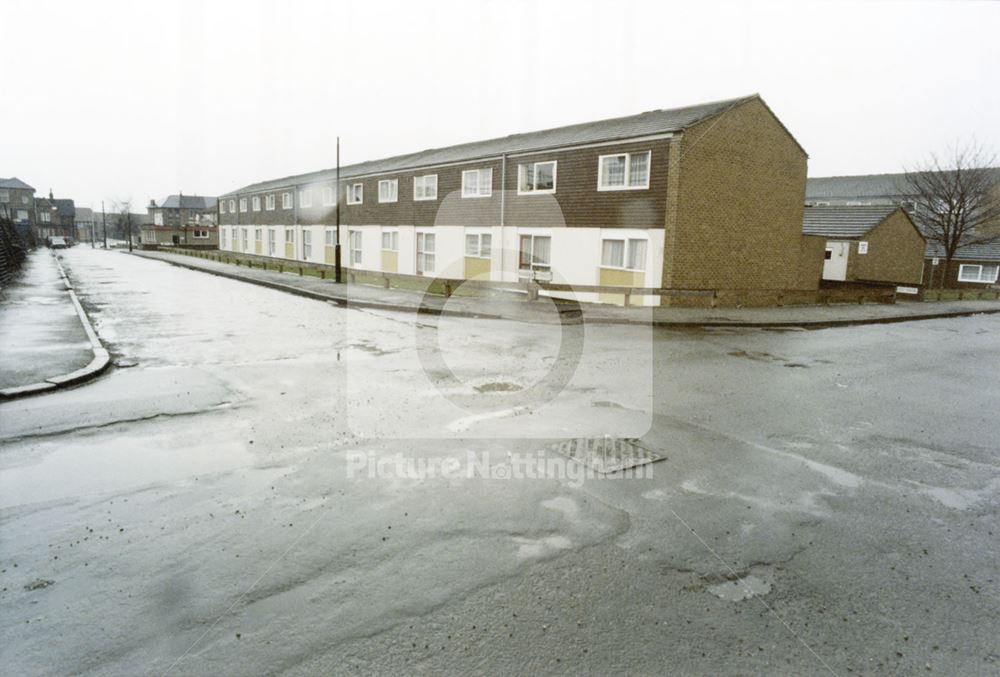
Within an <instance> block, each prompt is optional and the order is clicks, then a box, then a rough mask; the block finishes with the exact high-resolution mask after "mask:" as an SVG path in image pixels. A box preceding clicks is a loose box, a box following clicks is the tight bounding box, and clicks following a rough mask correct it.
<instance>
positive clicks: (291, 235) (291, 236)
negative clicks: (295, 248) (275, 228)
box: [285, 228, 295, 244]
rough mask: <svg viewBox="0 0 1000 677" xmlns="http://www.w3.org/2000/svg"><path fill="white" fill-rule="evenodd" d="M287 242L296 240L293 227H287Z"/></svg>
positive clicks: (290, 242)
mask: <svg viewBox="0 0 1000 677" xmlns="http://www.w3.org/2000/svg"><path fill="white" fill-rule="evenodd" d="M285 242H287V243H289V244H292V243H293V242H295V230H293V229H292V228H285Z"/></svg>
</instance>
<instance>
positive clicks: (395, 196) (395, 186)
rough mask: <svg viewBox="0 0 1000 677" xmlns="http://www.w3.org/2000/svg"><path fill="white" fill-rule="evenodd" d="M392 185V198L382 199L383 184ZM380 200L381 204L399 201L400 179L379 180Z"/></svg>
mask: <svg viewBox="0 0 1000 677" xmlns="http://www.w3.org/2000/svg"><path fill="white" fill-rule="evenodd" d="M383 185H386V186H392V199H391V200H390V199H385V200H383V199H382V186H383ZM378 201H379V204H392V203H393V202H399V179H379V182H378Z"/></svg>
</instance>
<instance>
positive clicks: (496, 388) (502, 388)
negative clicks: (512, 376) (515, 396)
mask: <svg viewBox="0 0 1000 677" xmlns="http://www.w3.org/2000/svg"><path fill="white" fill-rule="evenodd" d="M475 389H476V391H477V392H480V393H516V392H518V391H519V390H524V388H522V387H521V386H519V385H517V384H516V383H511V382H509V381H491V382H489V383H483V384H482V385H478V386H475Z"/></svg>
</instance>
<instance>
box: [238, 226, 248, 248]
mask: <svg viewBox="0 0 1000 677" xmlns="http://www.w3.org/2000/svg"><path fill="white" fill-rule="evenodd" d="M240 249H241V250H242V251H246V250H247V229H246V228H240Z"/></svg>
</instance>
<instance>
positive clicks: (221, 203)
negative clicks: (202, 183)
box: [219, 200, 226, 214]
mask: <svg viewBox="0 0 1000 677" xmlns="http://www.w3.org/2000/svg"><path fill="white" fill-rule="evenodd" d="M219 213H220V214H225V213H226V201H225V200H219Z"/></svg>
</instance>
